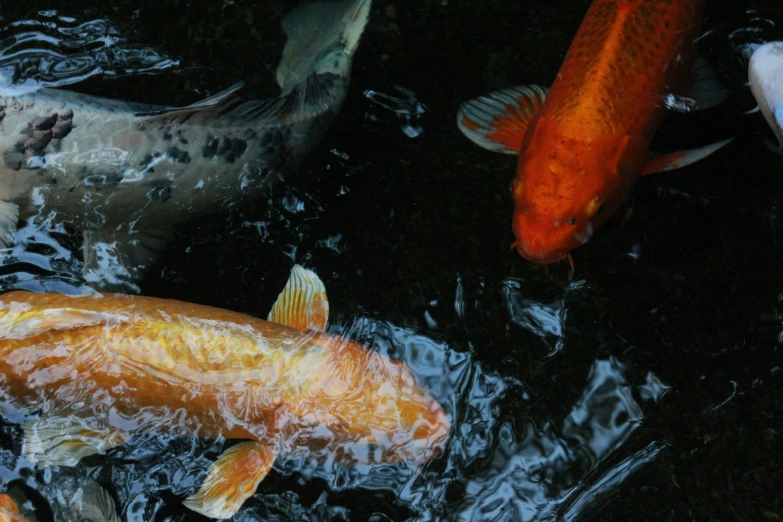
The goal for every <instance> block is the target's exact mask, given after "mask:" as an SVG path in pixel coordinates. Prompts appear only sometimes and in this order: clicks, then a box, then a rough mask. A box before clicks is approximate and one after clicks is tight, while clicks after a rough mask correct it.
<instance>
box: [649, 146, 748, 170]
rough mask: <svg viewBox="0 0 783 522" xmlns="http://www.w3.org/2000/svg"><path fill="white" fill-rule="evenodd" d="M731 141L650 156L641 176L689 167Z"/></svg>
mask: <svg viewBox="0 0 783 522" xmlns="http://www.w3.org/2000/svg"><path fill="white" fill-rule="evenodd" d="M733 140H734V138H729V139H727V140H723V141H719V142H717V143H713V144H712V145H707V146H706V147H701V148H699V149H691V150H681V151H678V152H672V153H669V154H661V155H657V156H651V157H650V158H648V159H647V163H645V165H644V170H642V174H641V175H642V176H647V175H648V174H655V173H656V172H665V171H667V170H674V169H680V168H682V167H685V166H688V165H690V164H691V163H696V162H697V161H699V160H702V159H704V158H706V157H707V156H709V155H710V154H712V153H713V152H715V151H717V150H719V149H721V148H722V147H725V146H726V145H728V144H729V143H731V142H732V141H733Z"/></svg>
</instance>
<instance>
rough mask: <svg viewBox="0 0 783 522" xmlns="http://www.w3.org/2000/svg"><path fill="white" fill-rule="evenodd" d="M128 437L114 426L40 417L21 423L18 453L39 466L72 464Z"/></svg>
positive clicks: (70, 419) (120, 442)
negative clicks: (99, 426)
mask: <svg viewBox="0 0 783 522" xmlns="http://www.w3.org/2000/svg"><path fill="white" fill-rule="evenodd" d="M128 438H130V435H129V434H128V433H126V432H123V431H121V430H118V429H116V428H112V427H104V428H93V427H91V426H89V425H88V424H87V423H86V422H84V421H83V420H81V419H77V418H71V417H67V418H61V417H43V418H39V419H35V420H31V421H28V422H26V423H25V426H24V442H23V444H22V454H23V455H24V457H25V458H26V459H27V460H29V461H30V462H34V463H36V464H38V465H40V466H75V465H76V464H78V463H79V461H80V460H81V459H83V458H84V457H88V456H90V455H97V454H100V453H103V452H104V451H106V450H108V449H111V448H114V447H116V446H119V445H121V444H123V443H124V442H125V441H126V440H128Z"/></svg>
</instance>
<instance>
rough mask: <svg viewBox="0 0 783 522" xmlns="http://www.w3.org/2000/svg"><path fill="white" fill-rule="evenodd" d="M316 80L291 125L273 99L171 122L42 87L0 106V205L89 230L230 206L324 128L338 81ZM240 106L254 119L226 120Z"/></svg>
mask: <svg viewBox="0 0 783 522" xmlns="http://www.w3.org/2000/svg"><path fill="white" fill-rule="evenodd" d="M327 76H328V77H327ZM316 80H317V81H318V82H320V83H321V84H322V85H324V86H325V87H326V88H324V89H323V90H322V92H321V93H320V94H319V96H320V97H321V100H322V102H323V106H322V107H321V108H320V110H319V111H314V110H312V111H309V112H308V113H307V114H304V115H302V116H301V117H299V118H294V117H282V118H281V117H279V109H280V107H279V106H281V105H283V104H282V103H278V104H275V103H258V102H243V101H242V100H239V99H238V98H236V97H234V96H233V95H228V96H226V97H225V98H224V99H223V100H222V101H221V102H220V103H219V104H217V105H216V106H214V107H210V108H208V109H199V110H196V111H192V112H186V113H185V114H184V115H182V116H179V117H178V118H171V117H168V115H167V113H164V114H163V115H161V116H143V114H151V113H156V112H161V111H163V110H164V109H163V108H161V107H154V106H147V107H144V106H139V105H131V104H128V105H125V106H124V105H123V104H119V103H116V102H114V103H111V104H106V103H104V100H102V99H100V98H94V97H90V96H86V95H81V94H76V93H70V92H64V91H55V90H50V89H43V90H42V91H39V92H37V93H34V94H28V95H24V96H20V97H12V98H8V97H6V98H0V107H4V109H3V111H2V112H4V114H5V116H4V117H3V119H2V121H0V154H2V160H3V162H2V165H0V199H2V200H4V201H10V202H12V203H14V204H16V205H18V206H19V209H20V217H21V218H23V219H24V218H28V217H30V216H33V215H36V214H39V213H42V212H43V213H47V211H50V210H56V211H57V212H58V213H59V214H62V216H61V217H60V219H62V220H64V221H67V222H69V223H70V224H72V225H74V226H76V227H79V228H88V229H90V228H93V229H97V228H101V227H103V226H106V225H109V226H112V227H116V226H121V225H122V224H125V223H130V222H133V223H134V224H135V226H136V227H137V228H144V224H145V221H148V222H150V223H160V222H161V221H160V220H163V222H164V223H167V225H171V224H176V223H178V222H182V221H185V220H187V219H188V218H190V217H193V216H194V215H199V214H203V213H204V212H207V211H210V210H218V209H219V208H221V207H224V206H229V205H233V204H236V203H237V202H240V201H243V200H245V199H247V198H249V197H252V196H253V195H254V194H257V193H258V192H259V191H261V190H262V189H264V188H266V187H267V186H268V185H269V184H270V183H271V182H272V181H273V180H274V179H276V178H277V177H278V176H279V175H281V174H283V173H284V172H286V171H288V170H290V169H291V168H293V167H296V166H297V164H298V163H299V162H300V161H301V160H302V159H303V158H304V157H305V156H306V155H307V153H308V152H310V149H311V148H312V147H313V146H314V145H315V144H316V143H317V141H318V138H320V137H321V135H322V134H323V133H324V131H325V130H326V128H327V127H328V125H329V124H330V123H331V121H332V120H333V118H334V116H335V115H336V112H337V110H338V109H339V107H340V105H341V103H342V101H343V99H344V97H345V94H346V92H347V86H348V81H347V78H343V77H338V76H334V75H321V76H319V77H317V78H316ZM294 94H296V93H294ZM274 101H277V100H274ZM245 105H250V106H254V107H256V108H257V109H258V108H259V106H260V112H261V117H258V118H255V119H250V118H248V117H246V116H244V117H242V118H236V117H233V116H232V115H234V114H235V112H236V109H234V110H231V107H233V106H238V107H239V108H240V109H242V108H243V107H244V106H245ZM270 108H271V109H272V110H271V112H272V114H266V113H265V112H264V109H266V111H267V112H270V111H269V109H270ZM224 110H228V112H227V116H221V115H220V112H221V111H224ZM140 114H142V115H140Z"/></svg>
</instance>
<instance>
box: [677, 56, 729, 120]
mask: <svg viewBox="0 0 783 522" xmlns="http://www.w3.org/2000/svg"><path fill="white" fill-rule="evenodd" d="M691 75H692V78H693V80H692V81H693V83H692V84H691V86H690V89H688V92H687V94H686V95H687V96H688V97H689V98H691V99H693V100H694V101H695V102H696V106H695V109H696V110H698V111H701V110H705V109H709V108H711V107H715V106H717V105H720V104H721V103H723V102H725V101H726V100H727V99H728V97H729V91H728V89H726V88H725V87H724V86H723V85H722V84H721V82H720V80H719V79H718V75H717V74H715V70H714V69H713V68H712V66H711V65H710V63H709V62H708V61H707V60H705V59H704V58H703V57H701V56H696V58H695V59H694V60H693V66H692V67H691Z"/></svg>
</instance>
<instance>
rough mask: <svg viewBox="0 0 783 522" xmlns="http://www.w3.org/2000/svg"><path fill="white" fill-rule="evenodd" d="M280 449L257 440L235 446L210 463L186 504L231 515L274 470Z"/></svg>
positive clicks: (210, 512) (210, 514)
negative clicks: (202, 482)
mask: <svg viewBox="0 0 783 522" xmlns="http://www.w3.org/2000/svg"><path fill="white" fill-rule="evenodd" d="M276 458H277V451H276V450H274V449H272V448H271V447H269V446H267V445H265V444H261V443H260V442H256V441H248V442H242V443H240V444H237V445H236V446H231V447H230V448H228V449H227V450H226V451H224V452H223V453H222V454H221V455H220V457H218V459H217V460H216V461H215V462H214V463H213V464H212V465H211V466H210V467H209V470H208V471H207V478H206V479H205V480H204V484H202V486H201V489H199V490H198V492H197V493H196V494H195V495H192V496H190V497H188V498H187V499H185V500H184V501H183V502H182V503H183V504H184V505H185V507H187V508H189V509H191V510H193V511H195V512H196V513H200V514H202V515H204V516H206V517H210V518H220V519H222V518H231V517H232V516H234V514H235V513H236V512H237V511H239V508H241V507H242V504H244V503H245V501H246V500H247V499H249V498H250V497H252V496H253V495H254V494H255V492H256V489H257V488H258V484H260V483H261V481H262V480H263V479H264V477H266V476H267V475H268V474H269V472H270V471H271V470H272V464H274V462H275V459H276Z"/></svg>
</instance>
